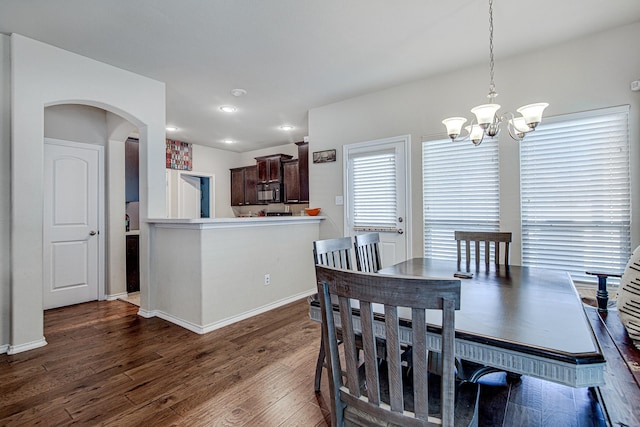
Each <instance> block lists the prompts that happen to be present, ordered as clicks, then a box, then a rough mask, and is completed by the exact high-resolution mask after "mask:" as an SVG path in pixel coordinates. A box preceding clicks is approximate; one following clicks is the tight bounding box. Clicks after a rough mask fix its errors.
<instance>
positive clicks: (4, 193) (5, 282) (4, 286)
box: [0, 34, 11, 353]
mask: <svg viewBox="0 0 640 427" xmlns="http://www.w3.org/2000/svg"><path fill="white" fill-rule="evenodd" d="M10 41H11V40H10V38H9V37H8V36H5V35H3V34H0V150H1V151H2V153H3V155H2V156H0V353H4V352H5V351H6V350H7V348H8V345H9V335H10V328H9V326H10V325H11V321H10V312H11V311H10V295H11V294H10V290H11V288H10V285H11V256H10V254H11V246H10V242H11V240H10V236H11V234H10V225H11V216H10V213H11V198H10V195H11V156H9V153H10V150H11V123H10V121H11V115H10V111H11V106H10V104H11V76H10V74H11V67H10V66H11V58H10V53H11V48H10Z"/></svg>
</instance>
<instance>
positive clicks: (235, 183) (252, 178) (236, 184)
mask: <svg viewBox="0 0 640 427" xmlns="http://www.w3.org/2000/svg"><path fill="white" fill-rule="evenodd" d="M257 180H258V169H257V166H247V167H243V168H234V169H231V206H246V205H257V204H258V190H257V188H256V184H257Z"/></svg>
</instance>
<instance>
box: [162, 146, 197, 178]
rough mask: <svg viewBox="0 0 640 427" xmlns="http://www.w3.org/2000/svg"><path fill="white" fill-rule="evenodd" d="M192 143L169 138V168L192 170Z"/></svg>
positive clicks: (167, 165)
mask: <svg viewBox="0 0 640 427" xmlns="http://www.w3.org/2000/svg"><path fill="white" fill-rule="evenodd" d="M191 153H192V150H191V144H189V143H188V142H181V141H174V140H172V139H167V164H166V168H167V169H178V170H182V171H190V170H191V167H192V165H193V164H192V160H191Z"/></svg>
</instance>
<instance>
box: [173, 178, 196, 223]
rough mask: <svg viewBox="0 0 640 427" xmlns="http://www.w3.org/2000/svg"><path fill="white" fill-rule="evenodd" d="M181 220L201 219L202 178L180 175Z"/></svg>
mask: <svg viewBox="0 0 640 427" xmlns="http://www.w3.org/2000/svg"><path fill="white" fill-rule="evenodd" d="M179 199H180V204H179V206H178V216H179V217H180V218H200V199H201V194H200V178H199V177H196V176H191V175H185V174H182V175H180V193H179Z"/></svg>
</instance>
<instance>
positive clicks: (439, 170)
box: [422, 138, 500, 259]
mask: <svg viewBox="0 0 640 427" xmlns="http://www.w3.org/2000/svg"><path fill="white" fill-rule="evenodd" d="M422 191H423V194H422V201H423V211H424V212H423V214H424V256H426V257H430V258H436V259H456V253H457V251H456V242H455V240H454V231H455V230H476V231H499V229H500V200H499V198H500V182H499V169H498V141H497V140H496V139H492V138H485V140H484V141H483V142H482V144H481V145H479V146H477V147H474V146H473V144H471V143H469V142H462V143H461V142H451V140H449V139H446V140H436V141H424V142H423V143H422Z"/></svg>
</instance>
